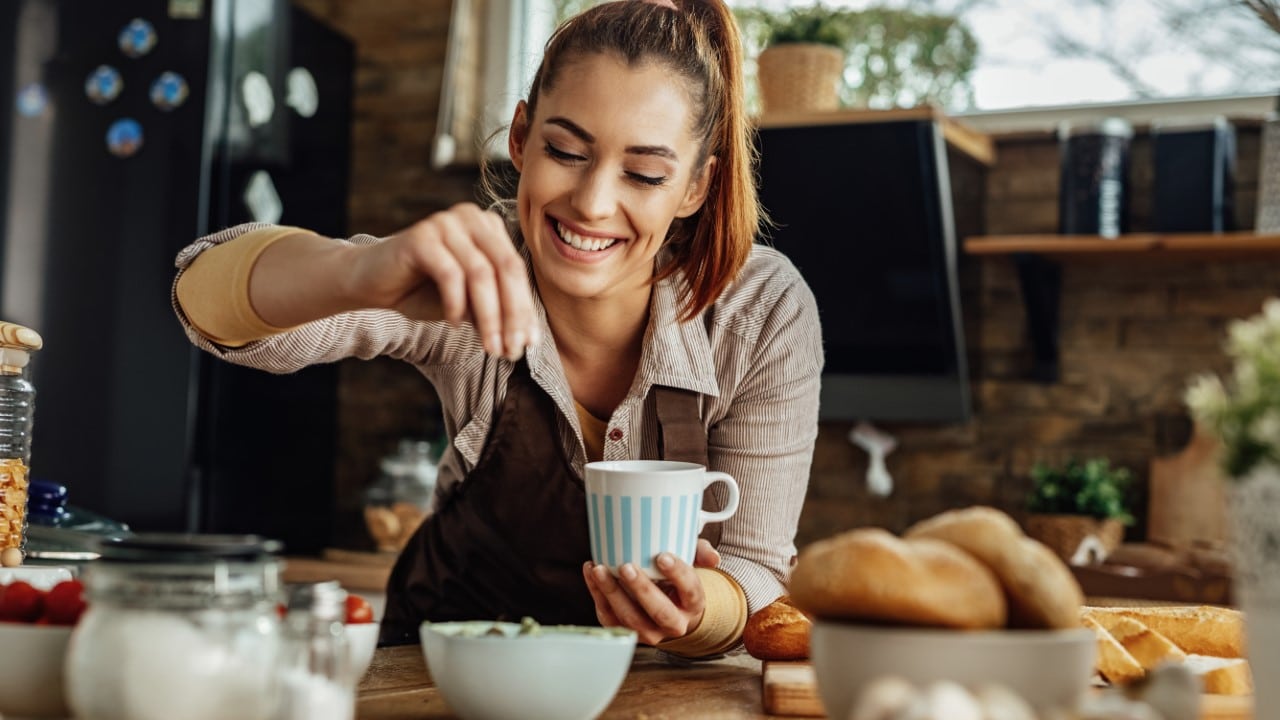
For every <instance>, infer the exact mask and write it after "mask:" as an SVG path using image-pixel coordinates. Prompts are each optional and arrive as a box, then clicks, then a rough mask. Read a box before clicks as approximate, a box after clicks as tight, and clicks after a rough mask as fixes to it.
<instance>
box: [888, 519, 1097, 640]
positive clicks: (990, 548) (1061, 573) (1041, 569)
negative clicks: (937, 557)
mask: <svg viewBox="0 0 1280 720" xmlns="http://www.w3.org/2000/svg"><path fill="white" fill-rule="evenodd" d="M904 537H907V538H934V539H937V540H944V541H946V542H949V543H951V544H953V545H955V546H957V547H959V548H960V549H962V550H964V551H966V552H968V553H970V554H972V555H973V556H974V557H976V558H978V559H979V560H981V561H982V562H983V563H984V564H985V565H986V566H987V567H989V568H991V570H992V571H993V572H995V574H996V577H997V578H999V579H1000V584H1001V585H1002V586H1003V587H1004V591H1005V593H1006V594H1007V595H1008V603H1009V624H1010V626H1011V627H1021V628H1051V629H1057V628H1072V627H1079V626H1080V606H1081V605H1083V604H1084V593H1083V592H1081V590H1080V583H1079V582H1077V581H1076V579H1075V576H1074V575H1072V574H1071V569H1070V568H1068V567H1067V565H1066V563H1064V562H1063V561H1062V559H1061V558H1059V557H1058V556H1057V555H1056V554H1055V553H1054V552H1053V551H1052V550H1050V549H1049V548H1047V547H1045V546H1044V545H1043V544H1041V543H1039V542H1037V541H1035V540H1032V539H1031V538H1029V537H1027V536H1026V535H1024V534H1023V533H1022V528H1020V527H1018V523H1016V522H1014V520H1013V518H1011V517H1009V516H1008V515H1006V514H1004V513H1002V512H1000V511H999V510H996V509H995V508H989V507H971V508H966V509H964V510H951V511H948V512H944V513H941V514H939V515H935V516H934V517H932V518H929V519H928V520H924V521H922V522H919V523H916V524H915V525H913V526H912V527H910V528H908V529H907V532H906V533H905V535H904Z"/></svg>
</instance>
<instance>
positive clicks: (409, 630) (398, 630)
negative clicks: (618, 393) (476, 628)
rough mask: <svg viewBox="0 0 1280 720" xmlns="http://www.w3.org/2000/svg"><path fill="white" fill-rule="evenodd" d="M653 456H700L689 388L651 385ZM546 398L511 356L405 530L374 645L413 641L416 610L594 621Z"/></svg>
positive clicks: (570, 477)
mask: <svg viewBox="0 0 1280 720" xmlns="http://www.w3.org/2000/svg"><path fill="white" fill-rule="evenodd" d="M654 396H655V397H654V400H655V402H656V407H657V415H658V425H659V428H660V431H661V435H660V439H661V442H660V444H659V447H660V453H661V455H662V458H663V459H667V460H683V461H686V462H696V463H699V464H702V465H706V463H707V433H706V431H705V429H704V428H703V426H702V419H701V416H700V414H699V411H698V394H697V393H695V392H692V391H689V390H678V389H675V388H668V387H660V386H654ZM557 428H558V420H557V413H556V406H555V403H554V402H552V400H551V397H550V396H549V395H547V393H546V392H545V391H544V390H542V388H540V387H538V385H537V383H535V382H534V381H533V378H532V377H531V376H530V374H529V367H528V364H527V363H525V362H520V363H518V364H517V365H516V367H515V370H514V371H513V372H512V374H511V379H510V381H509V382H508V384H507V394H506V397H505V398H504V399H503V402H502V409H501V410H500V412H499V413H498V420H497V423H496V424H495V425H494V427H493V428H491V429H490V431H489V437H488V439H487V440H486V441H485V445H484V450H483V451H482V452H481V454H480V460H479V461H478V462H477V463H476V466H475V468H474V469H472V471H471V472H470V473H468V474H467V477H466V478H465V479H464V480H463V481H461V482H459V483H456V484H455V485H454V486H453V487H452V488H451V490H450V491H449V492H448V493H447V494H446V495H445V496H444V497H443V498H441V499H440V503H439V506H438V507H437V509H436V512H435V513H434V514H432V515H431V516H430V517H429V518H428V519H427V520H426V521H425V522H423V524H422V525H421V526H420V527H419V528H418V530H417V532H415V533H414V535H413V536H412V537H411V538H410V539H409V542H408V544H407V545H406V546H405V548H404V550H403V551H401V553H400V557H399V558H398V559H397V560H396V564H395V567H393V568H392V570H391V577H390V578H389V580H388V582H387V607H386V612H385V614H384V617H383V620H382V628H381V633H380V634H381V637H380V638H379V645H384V646H385V645H403V644H409V643H416V642H418V626H419V625H420V624H421V623H422V621H423V620H432V621H435V622H441V621H446V620H507V621H512V622H519V621H520V619H521V618H523V617H525V616H528V617H532V618H533V619H535V620H537V621H538V622H540V623H545V624H573V625H596V624H598V622H599V620H597V618H596V613H595V606H594V605H593V604H592V601H591V594H590V593H589V592H588V591H587V586H586V581H584V580H583V578H582V564H583V563H584V562H586V561H587V560H589V559H591V546H590V544H589V542H588V538H587V503H586V492H585V489H584V487H583V483H582V479H581V478H580V477H578V475H577V473H575V472H574V470H573V465H572V463H570V461H569V458H567V457H566V456H565V452H564V447H563V443H562V442H561V439H560V433H559V430H558V429H557Z"/></svg>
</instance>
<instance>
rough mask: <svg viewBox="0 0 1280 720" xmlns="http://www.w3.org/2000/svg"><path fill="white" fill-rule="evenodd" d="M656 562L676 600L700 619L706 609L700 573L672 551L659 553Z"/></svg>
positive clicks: (692, 615)
mask: <svg viewBox="0 0 1280 720" xmlns="http://www.w3.org/2000/svg"><path fill="white" fill-rule="evenodd" d="M712 552H715V550H712ZM717 557H718V556H717ZM654 564H655V565H657V566H658V570H659V571H660V572H661V573H662V574H663V575H664V576H666V578H667V581H668V582H670V583H671V587H672V589H674V590H675V595H676V602H678V603H679V604H680V607H682V608H684V610H685V611H686V612H687V613H688V614H689V616H690V617H692V618H697V619H699V620H700V619H701V618H702V611H703V610H704V609H705V603H706V596H705V595H704V594H703V593H702V581H701V580H699V579H698V573H696V572H694V571H693V567H692V566H690V565H689V564H688V563H686V562H684V561H682V560H680V559H679V558H677V557H676V556H675V555H672V554H671V553H666V552H664V553H662V554H660V555H658V557H657V559H656V560H655V561H654ZM695 624H696V623H695ZM686 632H687V628H686ZM682 634H683V633H682Z"/></svg>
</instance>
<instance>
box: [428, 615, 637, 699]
mask: <svg viewBox="0 0 1280 720" xmlns="http://www.w3.org/2000/svg"><path fill="white" fill-rule="evenodd" d="M494 628H497V629H498V630H500V631H501V632H502V635H488V634H486V633H488V632H489V631H490V630H492V629H494ZM519 632H520V625H517V624H515V623H498V622H489V621H470V622H446V623H423V624H422V628H421V630H420V635H421V637H422V651H423V654H424V655H425V657H426V660H427V668H428V669H429V670H430V671H431V677H432V679H433V680H435V683H436V687H438V688H440V693H441V694H442V695H443V696H444V699H445V702H447V703H448V704H449V707H450V708H451V709H452V710H453V711H454V712H455V713H457V715H458V717H460V718H463V720H590V718H594V717H596V716H598V715H599V714H600V713H602V712H604V709H605V708H606V707H608V705H609V702H610V701H611V700H613V696H614V695H615V694H617V692H618V688H619V687H620V686H621V685H622V681H623V679H624V678H626V676H627V670H628V669H630V667H631V656H632V655H633V654H634V652H635V647H636V634H635V633H634V632H631V631H621V630H616V629H613V630H604V629H602V628H562V627H555V626H547V627H543V628H540V631H539V633H538V634H532V635H520V634H519Z"/></svg>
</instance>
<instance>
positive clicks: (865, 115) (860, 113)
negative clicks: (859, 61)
mask: <svg viewBox="0 0 1280 720" xmlns="http://www.w3.org/2000/svg"><path fill="white" fill-rule="evenodd" d="M911 120H933V121H936V122H937V123H938V124H939V126H941V128H942V137H943V139H944V140H946V141H947V144H948V145H950V146H951V147H952V148H953V149H955V150H956V151H958V152H961V153H964V154H965V155H967V156H969V157H970V158H972V159H973V160H975V161H977V162H979V163H981V164H983V165H985V166H987V167H991V166H992V165H995V162H996V147H995V143H994V142H993V141H992V140H991V138H990V137H989V136H988V135H986V134H985V133H982V132H979V131H978V130H975V129H973V128H972V127H969V126H968V125H966V124H964V123H963V122H961V121H959V120H956V119H954V118H951V117H948V116H947V115H945V114H944V113H943V112H942V111H941V110H939V109H938V108H935V107H933V106H932V105H919V106H916V107H910V108H894V109H892V110H858V109H850V108H844V109H840V110H831V111H826V112H801V113H769V114H766V115H761V116H760V117H757V118H756V119H755V123H756V127H759V128H774V127H806V126H812V125H850V124H855V123H872V122H877V123H883V122H903V121H911Z"/></svg>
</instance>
